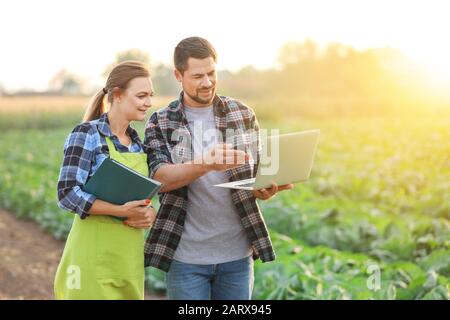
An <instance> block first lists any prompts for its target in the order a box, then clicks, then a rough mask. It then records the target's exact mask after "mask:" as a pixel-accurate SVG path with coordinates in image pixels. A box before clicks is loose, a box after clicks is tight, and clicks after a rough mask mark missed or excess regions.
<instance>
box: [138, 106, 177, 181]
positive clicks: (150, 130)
mask: <svg viewBox="0 0 450 320" xmlns="http://www.w3.org/2000/svg"><path fill="white" fill-rule="evenodd" d="M144 151H145V153H146V154H147V162H148V168H149V174H150V178H153V177H154V175H155V173H156V171H158V169H159V168H161V167H162V166H164V165H166V164H170V163H172V160H171V159H172V158H171V156H170V152H169V149H168V148H167V144H166V140H165V138H164V135H163V133H162V130H161V127H160V125H159V123H158V114H157V112H155V113H153V114H152V116H151V117H150V119H149V120H148V122H147V125H146V127H145V139H144Z"/></svg>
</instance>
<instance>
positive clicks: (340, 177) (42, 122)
mask: <svg viewBox="0 0 450 320" xmlns="http://www.w3.org/2000/svg"><path fill="white" fill-rule="evenodd" d="M249 105H253V104H252V103H249ZM254 105H255V109H256V110H257V112H258V113H261V114H264V111H265V110H267V109H270V107H269V106H268V105H267V104H266V105H265V104H258V103H255V104H254ZM71 112H72V111H71ZM78 112H79V113H78V115H80V114H81V113H82V112H81V111H80V110H79V111H78ZM71 114H72V115H73V116H71ZM74 114H75V113H70V112H69V113H68V114H67V117H58V118H57V117H56V116H53V118H52V117H51V116H49V117H48V118H46V117H45V116H42V115H41V117H35V118H34V119H33V123H34V125H33V127H32V128H26V127H24V126H22V125H21V124H20V123H21V121H25V120H23V119H24V118H27V116H26V115H22V116H19V114H18V113H16V114H15V115H14V117H10V118H9V119H6V118H5V117H4V115H5V113H3V114H2V121H0V129H1V130H2V138H1V140H0V172H2V174H1V176H0V207H2V208H6V209H8V210H10V211H11V212H14V213H15V214H17V215H18V216H20V217H23V218H30V219H33V220H35V221H36V222H37V223H38V224H39V225H40V226H42V228H44V229H46V230H48V231H49V232H50V233H52V234H53V235H54V236H55V237H57V238H60V239H64V238H65V237H66V236H67V233H68V231H69V230H70V225H71V221H72V219H73V215H72V214H71V213H67V212H64V211H62V210H61V209H59V208H58V207H57V205H56V181H57V177H58V174H59V168H60V164H61V160H62V148H63V143H64V140H65V138H66V137H67V135H68V133H69V132H70V130H71V129H72V127H73V126H74V125H75V124H76V123H77V121H79V120H78V119H79V117H75V116H74ZM21 117H22V118H21ZM28 117H30V116H28ZM28 119H31V118H28ZM269 120H270V121H269ZM66 121H67V122H66ZM52 122H56V123H55V124H53V125H52V124H51V123H52ZM260 122H261V126H262V127H263V128H268V127H271V128H275V127H278V126H280V125H281V126H282V128H281V129H282V130H281V131H291V130H303V129H309V128H320V129H321V130H322V137H321V141H320V145H319V149H318V154H317V158H316V163H315V167H314V170H313V172H312V176H311V180H310V181H309V182H307V183H304V184H299V185H297V186H296V188H295V189H294V190H293V191H290V192H283V193H281V194H279V195H277V196H276V197H275V198H274V199H272V200H270V201H268V202H261V203H260V204H261V207H262V210H263V212H264V216H265V219H266V222H267V224H268V226H269V228H270V231H271V235H272V238H273V242H274V245H275V248H276V251H277V260H276V261H275V262H272V263H265V264H263V263H261V262H260V261H257V262H256V265H255V289H254V298H257V299H450V296H449V284H450V222H449V221H450V208H449V205H450V204H449V202H448V196H449V190H450V185H449V182H448V181H450V169H449V168H450V159H449V155H450V142H449V141H448V139H447V138H448V136H449V134H450V132H449V131H450V129H449V128H450V118H448V117H447V118H444V117H438V116H432V115H430V116H427V117H420V118H413V117H410V118H406V119H397V118H394V117H378V118H372V119H369V118H364V117H352V118H344V117H335V118H333V119H318V118H304V119H300V118H295V119H291V120H289V121H287V120H286V119H285V120H284V121H283V122H282V123H281V122H274V121H273V119H271V118H267V117H265V118H264V117H262V118H261V119H260ZM14 123H16V124H17V123H19V125H17V126H16V127H15V124H14ZM61 123H63V125H61ZM14 128H20V129H14ZM136 128H137V129H138V131H139V132H140V134H141V136H142V135H143V125H142V124H137V126H136ZM5 129H7V130H5ZM42 129H46V130H42ZM370 266H375V267H376V268H379V270H380V276H381V278H380V280H381V282H380V289H379V290H374V289H370V288H369V287H368V282H370V277H371V276H373V275H372V273H371V272H370V270H371V269H370V268H371V267H370ZM147 285H148V287H149V288H150V289H152V290H154V291H159V292H160V291H164V290H165V285H164V273H163V272H160V271H158V270H149V269H148V270H147Z"/></svg>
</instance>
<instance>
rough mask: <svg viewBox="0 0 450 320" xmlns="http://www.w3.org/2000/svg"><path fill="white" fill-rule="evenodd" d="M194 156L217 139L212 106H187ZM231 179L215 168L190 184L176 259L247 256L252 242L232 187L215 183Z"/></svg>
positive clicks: (222, 259) (226, 259)
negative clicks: (242, 221) (235, 200)
mask: <svg viewBox="0 0 450 320" xmlns="http://www.w3.org/2000/svg"><path fill="white" fill-rule="evenodd" d="M184 111H185V114H186V118H187V121H188V124H189V129H190V131H191V133H192V145H193V148H194V155H195V157H201V156H202V154H203V152H205V151H207V150H208V149H210V148H211V147H212V146H213V145H214V144H215V143H217V135H216V128H215V121H214V111H213V107H212V106H210V107H203V108H191V107H188V106H185V107H184ZM224 182H228V178H227V175H226V173H225V172H223V171H222V172H219V171H212V172H209V173H207V174H206V175H204V176H202V177H200V178H198V179H197V180H195V181H194V182H192V183H191V184H189V186H188V204H187V214H186V220H185V224H184V231H183V234H182V236H181V240H180V243H179V245H178V248H177V250H176V251H175V256H174V259H175V260H178V261H181V262H184V263H191V264H217V263H223V262H229V261H234V260H238V259H242V258H245V257H248V256H250V255H251V254H252V250H251V246H250V242H249V240H248V238H247V235H246V233H245V230H244V228H243V227H242V223H241V220H240V218H239V214H238V212H237V210H236V208H235V206H234V204H233V202H232V200H231V190H230V189H226V188H218V187H214V185H215V184H219V183H224Z"/></svg>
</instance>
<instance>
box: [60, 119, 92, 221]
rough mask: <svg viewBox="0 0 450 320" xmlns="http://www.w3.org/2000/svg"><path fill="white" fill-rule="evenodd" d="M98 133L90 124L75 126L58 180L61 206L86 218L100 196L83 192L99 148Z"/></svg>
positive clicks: (66, 148) (66, 143)
mask: <svg viewBox="0 0 450 320" xmlns="http://www.w3.org/2000/svg"><path fill="white" fill-rule="evenodd" d="M95 140H96V135H95V134H94V132H93V130H92V128H91V126H90V125H89V124H81V125H78V126H77V127H75V129H74V130H73V131H72V133H71V134H70V135H69V136H68V137H67V140H66V142H65V144H64V159H63V163H62V166H61V170H60V173H59V179H58V185H57V189H58V206H59V207H60V208H62V209H65V210H68V211H71V212H74V213H76V214H78V215H79V216H80V218H81V219H84V218H86V217H87V216H88V211H89V209H90V208H91V206H92V204H93V203H94V201H95V200H96V197H95V196H94V195H92V194H90V193H87V192H84V191H83V189H82V188H83V186H84V185H85V183H86V182H87V180H88V177H89V172H90V170H91V167H92V164H93V161H94V159H95V156H94V155H95V148H96V147H97V143H96V141H95Z"/></svg>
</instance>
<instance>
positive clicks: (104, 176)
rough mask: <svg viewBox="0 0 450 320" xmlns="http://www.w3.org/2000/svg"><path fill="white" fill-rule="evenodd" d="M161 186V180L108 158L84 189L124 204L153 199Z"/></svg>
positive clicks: (118, 203)
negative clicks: (151, 177)
mask: <svg viewBox="0 0 450 320" xmlns="http://www.w3.org/2000/svg"><path fill="white" fill-rule="evenodd" d="M161 187H162V185H161V183H160V182H158V181H156V180H153V179H150V178H148V177H146V176H144V175H142V174H140V173H139V172H136V171H134V170H133V169H131V168H128V167H127V166H125V165H123V164H121V163H119V162H117V161H115V160H113V159H110V158H106V159H105V160H104V161H103V162H102V164H101V165H100V167H99V168H98V169H97V171H96V172H95V173H94V175H93V176H92V177H91V178H90V179H89V180H88V182H87V183H86V185H85V186H84V188H83V190H84V191H86V192H88V193H90V194H93V195H94V196H96V197H97V199H100V200H104V201H107V202H110V203H113V204H117V205H122V204H124V203H126V202H129V201H134V200H143V199H151V198H152V197H153V196H154V195H155V194H157V193H158V191H159V190H160V189H161ZM115 218H117V217H115ZM119 219H120V220H125V219H126V218H119Z"/></svg>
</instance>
